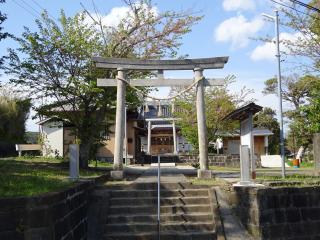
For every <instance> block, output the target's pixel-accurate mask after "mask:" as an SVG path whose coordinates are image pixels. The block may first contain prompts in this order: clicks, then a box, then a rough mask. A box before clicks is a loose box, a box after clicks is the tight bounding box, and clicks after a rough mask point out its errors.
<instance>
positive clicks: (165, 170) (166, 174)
mask: <svg viewBox="0 0 320 240" xmlns="http://www.w3.org/2000/svg"><path fill="white" fill-rule="evenodd" d="M194 170H196V169H194V168H193V167H183V168H181V167H161V168H160V173H161V179H160V181H161V182H162V183H164V182H167V183H168V182H169V183H170V182H171V183H178V182H187V178H186V177H185V176H184V174H185V173H186V172H187V173H190V172H193V171H194ZM157 181H158V168H157V167H149V168H148V169H146V170H144V172H143V174H142V175H141V176H140V177H138V178H137V179H136V180H135V181H134V182H136V183H154V182H157Z"/></svg>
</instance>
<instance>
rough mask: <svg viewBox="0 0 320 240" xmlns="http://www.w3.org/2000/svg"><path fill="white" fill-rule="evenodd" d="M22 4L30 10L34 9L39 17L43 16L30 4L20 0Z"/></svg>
mask: <svg viewBox="0 0 320 240" xmlns="http://www.w3.org/2000/svg"><path fill="white" fill-rule="evenodd" d="M20 2H23V3H24V4H25V5H26V6H28V7H29V8H30V9H32V10H33V11H34V12H35V13H36V14H37V15H39V16H41V13H40V12H38V11H37V10H36V9H34V8H33V7H32V6H31V5H30V4H29V3H27V2H26V1H25V0H20Z"/></svg>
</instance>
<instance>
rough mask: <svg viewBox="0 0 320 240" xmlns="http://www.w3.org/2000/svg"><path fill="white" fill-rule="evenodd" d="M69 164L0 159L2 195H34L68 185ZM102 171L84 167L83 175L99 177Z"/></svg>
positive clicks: (57, 160)
mask: <svg viewBox="0 0 320 240" xmlns="http://www.w3.org/2000/svg"><path fill="white" fill-rule="evenodd" d="M68 166H69V165H68V163H67V162H63V160H61V159H55V158H43V157H34V158H26V157H20V158H3V159H0V197H12V196H33V195H38V194H41V193H45V192H51V191H57V190H61V189H65V188H68V187H70V186H72V185H73V184H74V182H70V181H69V179H68V176H69V169H68ZM101 174H102V173H101V172H97V171H92V170H81V171H80V176H81V177H82V178H83V177H84V178H88V177H96V176H99V175H101Z"/></svg>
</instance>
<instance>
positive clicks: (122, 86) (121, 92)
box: [110, 68, 126, 179]
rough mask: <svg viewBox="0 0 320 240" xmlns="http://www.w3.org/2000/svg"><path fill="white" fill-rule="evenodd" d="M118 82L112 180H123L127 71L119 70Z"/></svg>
mask: <svg viewBox="0 0 320 240" xmlns="http://www.w3.org/2000/svg"><path fill="white" fill-rule="evenodd" d="M117 70H118V76H117V77H118V80H117V109H116V126H115V145H114V162H113V171H111V173H110V174H111V178H113V179H122V178H123V139H124V132H125V129H124V126H125V121H126V119H125V101H126V83H125V82H124V81H123V80H119V79H126V74H125V70H124V69H123V68H118V69H117Z"/></svg>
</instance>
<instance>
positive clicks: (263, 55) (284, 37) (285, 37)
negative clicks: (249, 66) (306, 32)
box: [250, 32, 302, 61]
mask: <svg viewBox="0 0 320 240" xmlns="http://www.w3.org/2000/svg"><path fill="white" fill-rule="evenodd" d="M301 37H302V35H301V33H294V34H291V33H286V32H283V33H280V35H279V38H280V51H281V52H286V53H288V52H289V49H288V47H287V46H286V45H285V44H284V43H283V42H284V41H291V42H294V41H297V40H298V39H301ZM275 55H276V45H275V38H273V39H272V42H266V43H264V44H262V45H259V46H257V47H256V48H255V49H254V50H253V51H252V53H251V55H250V57H251V59H252V60H254V61H260V60H269V61H272V60H274V59H275Z"/></svg>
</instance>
